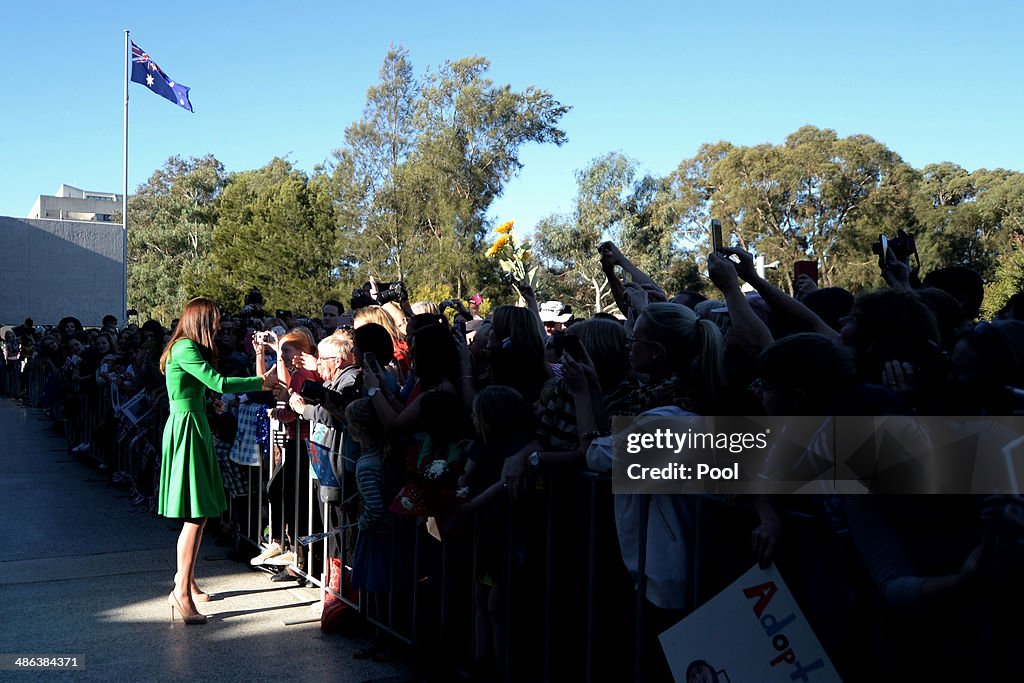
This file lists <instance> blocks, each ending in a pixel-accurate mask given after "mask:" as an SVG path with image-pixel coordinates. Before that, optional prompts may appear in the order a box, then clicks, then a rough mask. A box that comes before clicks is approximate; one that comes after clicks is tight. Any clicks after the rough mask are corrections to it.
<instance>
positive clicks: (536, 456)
mask: <svg viewBox="0 0 1024 683" xmlns="http://www.w3.org/2000/svg"><path fill="white" fill-rule="evenodd" d="M526 462H528V463H529V464H530V467H532V468H533V469H535V470H539V469H540V453H538V452H537V451H534V452H533V453H530V455H529V456H527V458H526Z"/></svg>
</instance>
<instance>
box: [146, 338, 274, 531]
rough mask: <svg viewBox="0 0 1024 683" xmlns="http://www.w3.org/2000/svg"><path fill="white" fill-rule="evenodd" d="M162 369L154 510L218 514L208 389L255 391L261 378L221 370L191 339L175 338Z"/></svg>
mask: <svg viewBox="0 0 1024 683" xmlns="http://www.w3.org/2000/svg"><path fill="white" fill-rule="evenodd" d="M166 373H167V398H168V401H169V403H170V414H169V415H168V416H167V424H166V425H164V438H163V458H162V461H161V463H160V497H159V499H158V507H157V511H158V512H159V513H160V514H161V515H163V516H165V517H177V518H189V519H196V518H199V517H216V516H218V515H219V514H220V513H221V512H223V511H224V510H226V509H227V507H228V503H227V499H226V498H225V497H224V484H223V481H222V480H221V477H220V466H219V465H218V464H217V458H216V456H215V455H214V452H213V435H212V434H211V433H210V423H209V422H208V421H207V420H206V401H205V395H206V389H207V388H210V389H212V390H213V391H216V392H218V393H239V394H240V393H245V392H248V391H259V390H260V389H262V388H263V380H262V379H261V378H259V377H225V376H223V375H221V374H220V373H219V372H217V371H216V370H214V369H213V366H212V365H210V363H209V362H208V361H207V360H206V359H204V358H203V356H202V354H201V353H200V351H199V345H198V344H196V343H195V342H193V341H191V340H189V339H180V340H178V341H177V342H175V344H174V346H173V347H172V348H171V353H170V354H169V355H168V356H167V365H166Z"/></svg>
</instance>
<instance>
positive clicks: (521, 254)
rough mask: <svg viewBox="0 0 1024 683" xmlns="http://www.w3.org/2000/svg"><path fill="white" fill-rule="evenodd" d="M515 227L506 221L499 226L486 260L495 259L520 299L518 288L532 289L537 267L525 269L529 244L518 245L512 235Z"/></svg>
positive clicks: (528, 255)
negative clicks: (507, 275)
mask: <svg viewBox="0 0 1024 683" xmlns="http://www.w3.org/2000/svg"><path fill="white" fill-rule="evenodd" d="M514 225H515V221H506V222H504V223H502V224H501V225H499V226H498V227H497V228H496V229H495V230H494V232H496V233H498V238H497V239H496V240H494V244H492V245H491V248H490V249H488V250H487V254H486V255H487V258H497V259H498V265H500V266H501V270H502V272H505V273H508V274H509V276H510V277H511V278H512V281H513V282H512V287H514V288H515V290H516V294H519V296H520V298H522V296H523V295H522V292H520V291H519V288H520V287H523V286H527V287H531V288H532V287H533V286H534V284H535V283H536V281H537V267H536V266H534V267H533V268H529V269H527V265H526V264H527V263H528V262H529V261H530V258H531V257H530V245H529V244H525V245H523V244H518V243H517V242H516V238H515V236H514V235H513V234H512V227H513V226H514Z"/></svg>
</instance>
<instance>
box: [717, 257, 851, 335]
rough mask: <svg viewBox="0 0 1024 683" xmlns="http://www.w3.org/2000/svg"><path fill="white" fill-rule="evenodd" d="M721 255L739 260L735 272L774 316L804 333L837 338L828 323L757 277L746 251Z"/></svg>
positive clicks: (752, 259) (836, 333) (752, 261)
mask: <svg viewBox="0 0 1024 683" xmlns="http://www.w3.org/2000/svg"><path fill="white" fill-rule="evenodd" d="M722 253H724V254H728V255H731V256H736V257H737V258H738V259H739V263H738V264H736V272H737V273H739V276H740V277H741V278H743V279H744V280H746V281H747V282H748V283H750V286H751V287H753V288H754V289H755V290H756V291H757V293H758V294H760V295H761V297H762V298H763V299H764V301H765V303H766V304H768V306H770V307H771V309H772V311H774V312H775V314H776V315H778V316H780V317H783V318H786V319H788V320H790V321H791V322H792V323H793V324H794V325H795V326H797V327H799V328H801V329H803V330H804V331H805V332H817V333H818V334H823V335H825V336H826V337H829V338H833V339H834V338H836V337H838V336H839V333H838V332H836V331H835V330H833V329H832V328H831V327H829V326H828V323H826V322H825V321H824V320H822V319H821V318H819V317H818V315H817V314H816V313H815V312H814V311H812V310H811V309H809V308H807V306H804V305H803V304H802V303H800V302H799V301H797V300H796V299H794V298H793V297H791V296H790V295H789V294H786V293H785V292H783V291H782V290H781V289H779V288H778V287H776V286H775V285H773V284H772V283H770V282H768V281H767V280H765V279H764V278H763V277H761V276H759V275H758V274H757V269H756V268H754V258H753V257H752V256H751V255H750V254H749V253H748V252H747V251H746V250H744V249H740V248H739V247H728V248H726V249H723V250H722Z"/></svg>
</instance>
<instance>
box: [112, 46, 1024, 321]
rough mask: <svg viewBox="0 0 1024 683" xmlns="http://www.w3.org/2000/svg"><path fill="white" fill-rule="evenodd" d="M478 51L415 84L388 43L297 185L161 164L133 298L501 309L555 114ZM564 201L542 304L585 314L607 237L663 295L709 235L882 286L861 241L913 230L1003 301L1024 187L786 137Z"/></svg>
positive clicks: (876, 150) (936, 255)
mask: <svg viewBox="0 0 1024 683" xmlns="http://www.w3.org/2000/svg"><path fill="white" fill-rule="evenodd" d="M489 68H490V64H489V62H488V61H487V59H485V58H483V57H480V56H472V57H466V58H463V59H458V60H455V61H446V62H444V63H443V64H441V65H440V66H438V67H435V68H431V69H427V70H425V71H424V72H422V73H420V74H417V72H416V71H415V69H414V68H413V65H412V62H411V60H410V58H409V53H408V51H407V50H406V49H404V48H401V47H392V48H391V49H390V50H388V52H387V54H386V55H385V58H384V62H383V65H382V66H381V69H380V72H379V81H378V82H377V83H376V84H374V85H373V86H371V87H370V88H369V89H368V90H367V93H366V101H365V105H364V108H363V112H362V115H361V116H360V118H359V120H357V121H355V122H352V123H351V124H349V125H348V126H347V127H346V128H345V129H344V134H343V136H342V140H341V141H340V145H339V147H338V148H337V149H335V150H334V151H333V152H332V153H331V154H330V156H329V157H328V159H327V160H326V161H325V163H324V164H323V165H321V166H318V167H317V168H315V169H314V170H313V172H312V173H311V174H309V173H306V172H304V171H301V170H299V169H296V168H295V167H294V166H293V165H292V164H291V163H290V162H289V161H287V160H286V159H279V158H275V159H272V160H271V161H270V162H269V163H268V164H267V165H266V166H264V167H262V168H259V169H254V170H249V171H242V172H238V173H232V174H228V173H226V172H225V170H224V167H223V165H222V164H221V163H220V162H219V161H218V160H217V159H216V158H215V157H213V156H212V155H208V156H205V157H202V158H198V159H196V158H192V159H182V158H180V157H172V158H170V159H169V160H168V161H167V162H166V164H165V165H164V166H163V168H161V169H158V170H157V171H155V172H154V173H153V175H152V176H151V177H150V178H149V180H147V181H146V183H144V184H143V185H141V186H140V187H139V188H138V190H137V192H136V194H135V195H133V196H132V197H131V198H130V201H129V211H130V221H129V264H128V265H129V289H130V292H129V304H130V305H131V306H133V307H135V308H138V309H139V310H140V311H142V312H143V314H144V315H149V316H152V317H155V318H158V319H161V320H163V321H165V322H166V321H169V320H170V318H172V317H173V316H174V315H175V314H176V313H177V311H178V310H180V308H181V306H182V305H183V304H184V302H185V301H186V300H187V299H188V298H189V297H191V296H195V295H197V294H206V295H209V296H213V297H215V298H217V299H218V300H219V301H221V302H222V303H223V304H224V305H225V306H226V307H227V308H229V309H230V308H232V307H233V306H240V304H241V301H242V297H243V296H244V294H245V292H247V291H248V290H249V289H250V288H252V287H254V286H257V287H259V288H260V289H261V290H262V292H263V294H264V296H265V297H266V299H267V305H268V306H269V307H279V308H291V309H296V310H303V311H308V312H314V311H316V310H317V309H318V308H319V306H320V304H321V303H322V302H323V300H324V299H326V298H330V297H340V298H342V299H346V298H347V294H348V293H349V292H350V291H351V289H352V288H353V287H354V286H358V285H360V284H362V282H364V281H365V280H366V279H368V278H369V277H371V276H372V277H375V278H376V279H378V280H381V281H389V280H404V281H406V282H407V283H408V285H409V287H410V289H411V291H412V292H413V296H414V297H416V298H430V299H435V300H436V299H439V298H445V297H447V296H451V295H456V296H465V295H467V294H469V293H471V292H477V291H483V292H485V293H486V294H488V295H489V296H490V297H491V298H494V299H496V300H498V301H501V300H511V299H512V297H513V294H512V291H511V288H510V287H508V286H507V284H506V282H505V281H504V280H503V274H502V272H501V270H500V269H499V268H498V264H497V263H496V262H495V260H494V259H487V258H486V257H485V254H484V252H485V251H486V248H487V246H488V245H487V244H486V240H487V233H488V230H489V229H490V227H491V222H490V218H489V217H488V212H489V211H490V209H491V207H492V204H493V202H494V201H495V199H497V198H498V197H500V196H501V195H502V192H503V191H504V188H505V186H506V184H507V183H508V182H509V181H510V180H511V179H512V178H513V177H515V176H516V174H518V173H520V172H521V171H523V162H522V161H521V157H520V155H521V151H522V150H523V148H524V147H525V146H527V145H529V144H531V143H536V144H553V145H556V146H558V145H562V144H564V143H565V142H566V139H567V138H566V133H565V131H563V130H562V129H561V128H560V127H559V126H560V125H561V120H562V118H563V117H564V116H565V114H566V113H567V112H568V111H569V107H568V106H566V105H564V104H562V103H561V102H559V101H558V100H556V99H555V97H554V96H553V95H552V94H551V93H549V92H547V91H545V90H543V89H540V88H538V87H534V86H530V87H527V88H525V89H522V90H516V89H514V88H513V87H512V86H511V85H508V84H499V83H495V82H494V81H492V80H491V79H490V78H489V77H488V71H489ZM576 185H577V190H576V198H575V202H574V208H573V210H572V211H571V213H569V214H567V215H549V216H546V217H544V218H543V219H542V220H540V221H539V222H538V224H537V225H536V226H532V227H533V230H532V231H531V233H530V234H529V235H526V236H521V237H525V238H526V239H525V241H524V244H530V245H532V253H533V255H534V256H535V257H536V258H537V260H538V263H539V265H540V266H541V268H540V269H539V273H538V288H539V290H540V291H539V292H538V296H539V297H540V298H542V299H545V298H557V299H561V300H564V301H566V302H567V303H571V304H573V305H574V306H576V307H577V309H578V310H590V311H595V310H604V309H605V308H607V307H608V306H609V305H610V304H611V303H612V302H611V299H610V296H609V295H608V292H607V291H606V287H605V286H604V277H603V274H602V273H601V270H600V266H599V263H598V255H597V247H598V245H599V244H600V243H601V242H602V241H603V240H606V239H613V240H615V241H616V242H617V243H618V244H619V245H620V247H621V248H622V250H623V251H624V252H625V253H626V254H627V255H629V257H630V258H631V259H632V260H633V262H634V263H636V264H637V265H638V266H639V267H640V268H641V269H643V270H645V271H647V272H649V273H650V274H651V275H652V276H653V277H654V278H655V279H656V280H658V281H659V282H662V283H663V284H664V285H665V287H666V289H668V290H670V294H672V293H675V292H677V291H681V290H684V289H700V288H702V287H705V286H706V281H705V280H703V279H702V278H701V276H700V273H701V272H702V271H703V269H704V264H703V255H704V254H705V253H706V252H707V251H708V249H709V236H708V224H709V222H710V220H711V219H712V218H717V219H720V220H721V221H722V224H723V228H724V231H725V233H726V240H727V242H729V243H731V244H736V245H739V246H742V247H744V248H746V249H748V250H751V251H753V252H756V253H757V254H759V255H761V256H763V257H764V258H765V260H766V261H767V262H778V268H777V270H775V271H773V272H771V273H769V274H768V275H769V277H771V278H774V279H775V280H776V281H777V283H778V284H779V285H780V286H782V287H784V288H787V289H789V290H792V288H793V285H794V283H793V281H792V272H793V263H794V262H795V261H798V260H804V259H814V260H817V261H818V262H819V264H820V267H819V272H820V280H821V284H822V285H823V286H829V285H835V286H842V287H846V288H849V289H851V290H852V291H858V290H860V289H862V288H866V287H875V286H878V285H880V284H881V280H880V278H879V274H878V268H877V259H876V257H875V255H874V254H872V250H871V246H872V244H873V243H874V242H876V241H877V240H878V238H879V235H880V234H887V235H890V236H891V235H893V234H895V232H896V230H897V229H905V230H907V231H908V232H909V233H910V234H912V235H913V236H914V237H915V238H916V241H917V246H918V251H919V254H920V259H921V265H922V269H923V271H925V272H927V271H928V270H931V269H933V268H937V267H941V266H948V265H963V266H968V267H970V268H973V269H975V270H977V271H978V272H979V273H980V274H981V275H982V277H983V278H984V279H985V281H986V282H988V283H990V284H989V291H990V294H991V296H992V297H993V301H994V300H995V299H999V300H1002V301H1005V299H1006V298H1007V297H1008V296H1009V295H1010V294H1012V293H1013V292H1014V291H1017V288H1019V282H1020V273H1021V266H1020V263H1021V256H1020V243H1021V240H1022V239H1024V237H1022V236H1024V174H1022V173H1020V172H1017V171H1009V170H1004V169H994V170H989V169H978V170H976V171H974V172H969V171H968V170H966V169H964V168H962V167H961V166H959V165H957V164H955V163H952V162H943V163H938V164H929V165H928V166H925V167H924V168H923V169H915V168H913V167H911V166H910V165H909V164H907V163H906V162H905V161H904V160H903V159H902V158H901V157H900V156H899V154H898V153H896V152H895V151H893V150H891V149H889V148H888V147H887V146H886V145H885V144H883V143H881V142H879V141H877V140H875V139H873V138H871V137H869V136H867V135H850V136H848V137H840V136H839V135H838V134H837V133H836V132H835V131H834V130H830V129H827V128H816V127H814V126H804V127H802V128H800V129H799V130H797V131H795V132H794V133H792V134H791V135H789V136H788V137H787V138H786V140H785V141H783V142H782V143H781V144H761V145H752V146H740V145H734V144H732V143H730V142H727V141H719V142H714V143H707V144H704V145H702V146H701V147H700V148H699V149H698V150H697V152H696V153H695V154H694V155H693V156H692V157H689V158H685V159H683V160H682V161H680V163H679V164H678V166H677V167H676V168H675V169H674V170H673V171H671V172H670V173H668V174H667V175H665V176H657V175H653V174H651V173H646V172H644V171H643V170H642V167H641V165H640V162H639V161H637V160H635V159H632V158H630V157H629V156H627V155H625V154H624V153H622V152H618V151H613V152H609V153H606V154H602V155H600V156H598V157H596V158H594V159H593V160H592V161H591V162H590V163H589V164H587V165H586V166H585V167H584V168H582V169H579V170H578V171H577V172H576Z"/></svg>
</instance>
